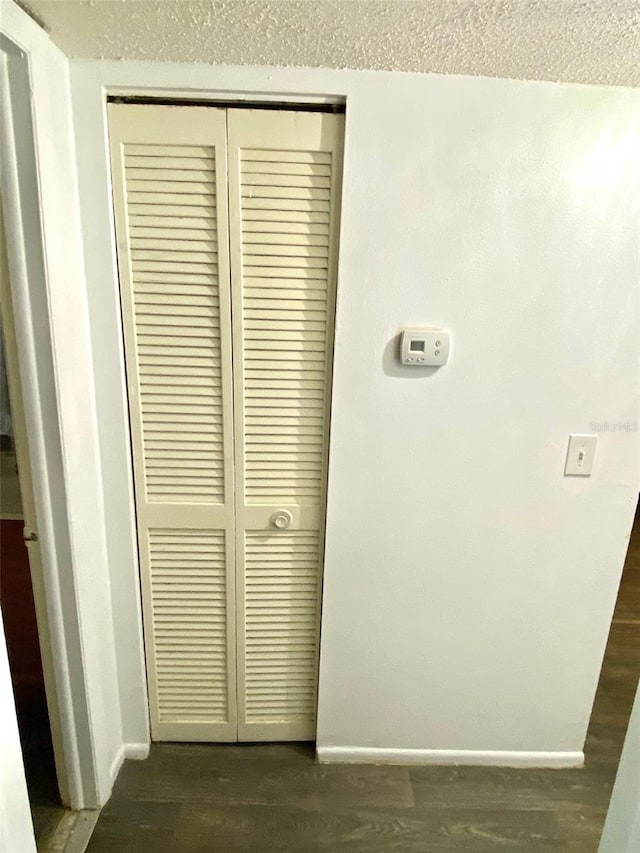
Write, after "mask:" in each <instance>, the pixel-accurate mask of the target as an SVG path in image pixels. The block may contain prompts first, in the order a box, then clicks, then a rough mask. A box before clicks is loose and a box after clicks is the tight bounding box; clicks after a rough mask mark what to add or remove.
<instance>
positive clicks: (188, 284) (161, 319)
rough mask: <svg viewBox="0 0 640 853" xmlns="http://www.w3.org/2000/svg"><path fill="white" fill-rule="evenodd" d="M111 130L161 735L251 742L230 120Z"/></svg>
mask: <svg viewBox="0 0 640 853" xmlns="http://www.w3.org/2000/svg"><path fill="white" fill-rule="evenodd" d="M109 126H110V144H111V159H112V174H113V191H114V210H115V218H116V232H117V242H118V263H119V273H120V280H121V291H122V294H121V296H122V308H123V326H124V333H125V349H126V366H127V384H128V392H129V409H130V419H131V432H132V443H133V464H134V475H135V476H134V480H135V492H136V509H137V523H138V542H139V550H140V564H141V576H142V577H141V580H142V591H143V610H144V628H145V644H146V648H147V663H148V667H147V670H148V683H149V690H150V707H151V723H152V735H153V737H154V738H155V739H159V740H213V741H215V740H218V741H224V740H235V739H236V732H237V730H236V683H235V658H236V654H235V588H234V571H233V567H234V541H235V534H234V507H233V491H234V487H233V460H232V442H233V434H232V380H231V336H230V305H229V284H228V282H229V266H228V264H229V261H228V214H227V203H226V198H227V189H226V172H227V166H226V120H225V111H224V110H217V109H202V108H191V107H189V108H183V107H165V106H147V105H145V106H142V105H123V104H117V105H114V104H111V105H110V106H109Z"/></svg>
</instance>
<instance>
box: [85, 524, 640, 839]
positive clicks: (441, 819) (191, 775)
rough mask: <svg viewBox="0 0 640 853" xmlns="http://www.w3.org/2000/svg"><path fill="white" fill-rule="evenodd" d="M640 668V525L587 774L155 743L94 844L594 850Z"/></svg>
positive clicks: (119, 790) (124, 779) (120, 791)
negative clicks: (338, 760)
mask: <svg viewBox="0 0 640 853" xmlns="http://www.w3.org/2000/svg"><path fill="white" fill-rule="evenodd" d="M639 673H640V524H639V523H638V522H636V526H635V529H634V535H633V537H632V542H631V547H630V549H629V554H628V557H627V562H626V567H625V572H624V576H623V582H622V585H621V588H620V595H619V598H618V604H617V606H616V612H615V616H614V621H613V624H612V627H611V633H610V637H609V643H608V646H607V652H606V655H605V662H604V666H603V669H602V675H601V678H600V684H599V687H598V693H597V696H596V702H595V706H594V710H593V716H592V720H591V725H590V728H589V735H588V738H587V744H586V766H585V768H583V769H576V770H573V769H572V770H547V771H543V770H512V769H498V768H483V767H415V768H413V767H412V768H407V767H388V766H386V767H375V766H371V765H361V766H349V765H317V764H315V763H314V752H313V747H312V745H307V744H277V745H258V746H256V745H232V746H217V745H216V746H212V745H191V744H184V745H183V744H154V745H153V747H152V750H151V755H150V757H149V759H148V760H147V761H143V762H135V761H128V762H126V764H125V766H124V768H123V770H122V772H121V774H120V777H119V778H118V781H117V783H116V786H115V790H114V794H113V798H112V799H111V801H110V802H109V803H108V805H107V806H106V808H105V809H104V810H103V812H102V814H101V816H100V819H99V820H98V823H97V826H96V830H95V832H94V835H93V838H92V840H91V842H90V844H89V847H88V851H89V853H147V851H152V853H315V851H345V853H377V851H380V853H382V851H384V853H450V851H464V853H485V851H487V853H489V851H491V853H493V852H494V851H499V850H505V851H520V850H522V851H536V853H553V851H556V850H564V851H570V853H596V851H597V847H598V841H599V837H600V833H601V830H602V824H603V822H604V816H605V813H606V810H607V806H608V802H609V798H610V795H611V788H612V784H613V780H614V778H615V772H616V768H617V764H618V760H619V756H620V751H621V749H622V744H623V741H624V735H625V731H626V727H627V722H628V718H629V713H630V710H631V705H632V702H633V695H634V691H635V686H636V684H637V682H638V674H639Z"/></svg>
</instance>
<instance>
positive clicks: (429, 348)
mask: <svg viewBox="0 0 640 853" xmlns="http://www.w3.org/2000/svg"><path fill="white" fill-rule="evenodd" d="M450 345H451V335H450V334H449V332H448V331H447V330H446V329H403V330H402V338H401V341H400V361H401V362H402V364H406V365H407V366H408V367H442V365H443V364H446V363H447V359H448V358H449V348H450Z"/></svg>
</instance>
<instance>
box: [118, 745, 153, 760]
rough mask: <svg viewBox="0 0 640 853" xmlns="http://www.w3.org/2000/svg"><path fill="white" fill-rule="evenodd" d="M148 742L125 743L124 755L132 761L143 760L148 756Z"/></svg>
mask: <svg viewBox="0 0 640 853" xmlns="http://www.w3.org/2000/svg"><path fill="white" fill-rule="evenodd" d="M149 748H150V744H148V743H125V745H124V757H125V758H130V759H131V760H132V761H144V759H145V758H148V757H149Z"/></svg>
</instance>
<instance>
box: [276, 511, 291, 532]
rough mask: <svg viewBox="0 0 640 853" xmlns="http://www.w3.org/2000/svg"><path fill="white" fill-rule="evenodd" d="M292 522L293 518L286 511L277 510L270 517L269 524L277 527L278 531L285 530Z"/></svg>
mask: <svg viewBox="0 0 640 853" xmlns="http://www.w3.org/2000/svg"><path fill="white" fill-rule="evenodd" d="M292 521H293V516H292V515H291V513H290V512H288V510H286V509H279V510H278V512H274V513H273V515H272V516H271V524H273V526H274V527H277V528H278V530H286V529H287V527H289V525H290V524H291V522H292Z"/></svg>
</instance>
